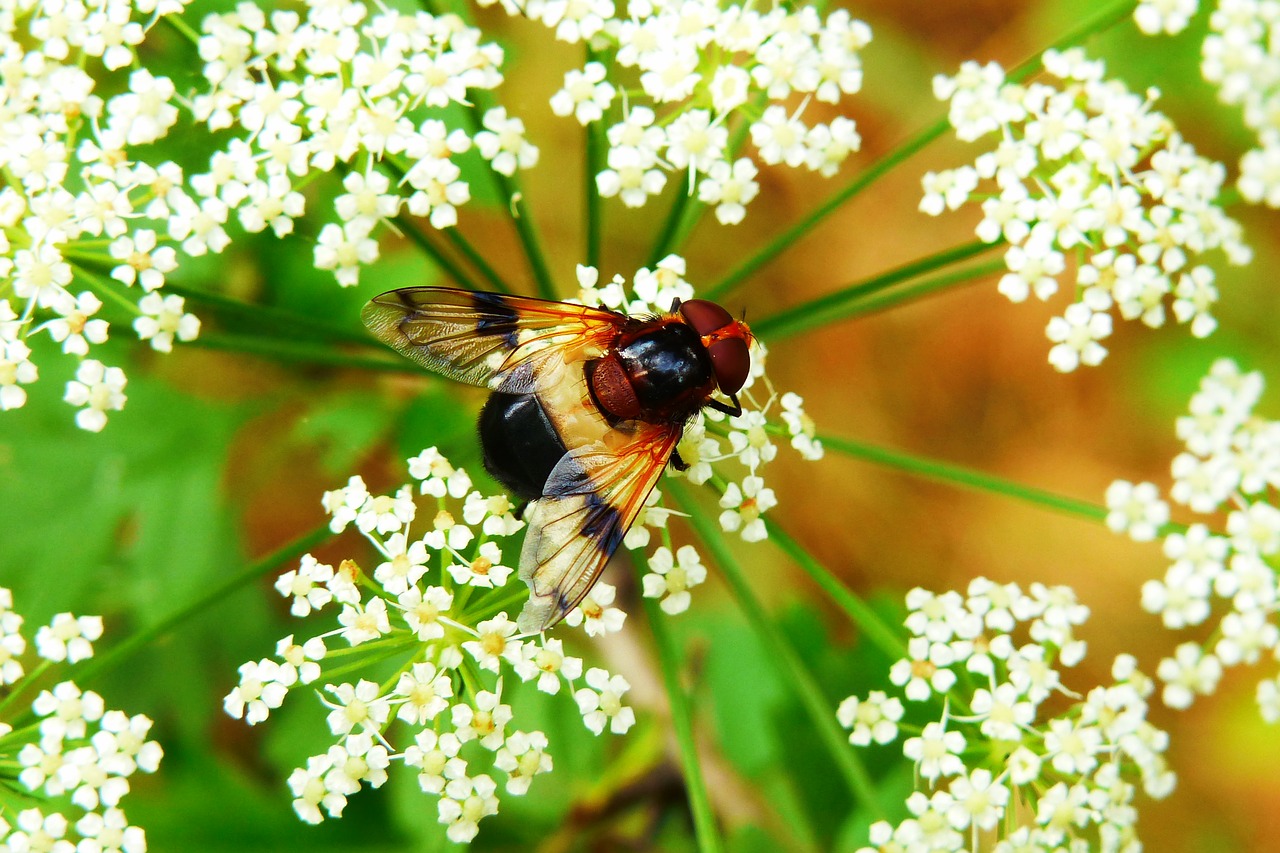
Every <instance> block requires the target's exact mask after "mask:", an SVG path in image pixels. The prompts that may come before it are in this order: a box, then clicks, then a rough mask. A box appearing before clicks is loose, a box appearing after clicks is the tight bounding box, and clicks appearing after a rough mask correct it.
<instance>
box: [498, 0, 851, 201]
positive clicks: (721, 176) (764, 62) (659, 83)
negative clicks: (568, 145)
mask: <svg viewBox="0 0 1280 853" xmlns="http://www.w3.org/2000/svg"><path fill="white" fill-rule="evenodd" d="M492 2H493V0H489V3H488V4H486V3H483V2H482V5H489V4H491V3H492ZM503 5H504V7H506V8H507V9H508V11H510V12H517V11H519V12H522V13H524V14H527V15H528V16H529V17H530V18H533V19H535V20H539V21H542V22H543V23H545V24H546V25H547V26H548V27H552V28H554V29H555V32H556V37H557V38H559V39H561V40H563V41H568V42H577V41H584V40H585V41H589V42H590V43H591V44H592V46H593V47H594V48H595V53H596V55H597V56H599V57H601V60H600V61H592V62H588V63H587V64H586V65H585V66H584V67H583V68H582V69H580V70H574V71H570V72H568V73H567V74H566V75H565V80H564V87H563V88H562V89H560V91H558V92H556V94H555V95H554V96H553V97H552V99H551V108H552V110H553V111H554V112H555V113H556V114H557V115H561V116H569V115H572V116H574V117H575V118H576V119H577V120H578V121H579V122H580V123H581V124H583V125H587V124H591V123H593V122H603V123H605V124H606V125H607V128H606V129H605V136H606V139H607V142H608V155H607V161H606V163H605V168H604V169H602V170H601V171H600V172H599V173H597V175H596V185H597V188H598V190H599V192H600V195H602V196H604V197H606V198H612V197H614V196H617V197H619V198H621V199H622V202H623V204H625V205H626V206H628V207H640V206H642V205H644V203H645V202H646V201H647V200H648V199H649V198H650V197H651V196H655V195H658V194H659V193H661V192H662V190H663V188H664V187H665V186H666V184H667V174H668V173H681V172H687V173H688V175H689V187H688V190H689V192H690V193H693V192H694V191H695V190H696V191H697V194H698V198H699V199H700V200H701V201H702V202H704V203H706V204H709V205H714V206H715V211H716V218H717V219H719V220H720V222H722V223H724V224H726V225H729V224H736V223H738V222H741V221H742V219H743V217H744V216H745V214H746V205H747V204H749V203H750V202H751V200H752V199H754V198H755V197H756V195H757V193H758V192H759V190H760V185H759V183H758V182H757V181H756V176H757V168H756V163H755V162H754V161H753V160H752V159H751V158H749V157H736V156H735V153H734V151H733V150H732V146H731V144H730V141H729V139H730V135H731V133H732V132H733V130H734V128H735V127H737V126H740V125H743V124H745V126H746V129H747V130H749V132H750V135H751V142H752V145H753V146H754V147H755V149H756V159H757V160H759V161H760V162H762V163H765V164H766V165H778V164H783V163H785V164H786V165H787V166H790V167H792V168H796V167H799V166H807V167H808V168H809V169H811V170H814V171H817V172H819V173H821V174H822V175H824V176H830V175H833V174H835V173H836V171H837V170H838V169H839V168H840V164H841V163H843V162H844V160H845V158H846V157H848V156H849V154H850V153H851V152H853V151H857V150H858V148H859V147H860V146H861V138H860V137H859V135H858V132H857V129H856V127H855V126H854V123H853V121H852V120H850V119H847V118H844V117H843V116H841V117H837V118H834V119H832V120H831V121H830V122H829V123H828V122H819V123H815V124H812V125H806V124H805V123H804V122H802V121H801V120H800V112H801V111H802V110H803V108H804V106H805V105H806V104H807V103H808V102H809V99H810V98H812V99H814V100H817V101H820V102H823V103H828V104H835V103H838V102H839V101H840V99H841V97H843V96H844V95H849V94H853V93H855V92H857V91H859V90H860V89H861V88H862V64H861V59H860V56H859V52H860V51H861V50H862V49H863V48H864V47H866V45H867V44H868V43H869V42H870V41H871V30H870V28H869V27H868V26H867V25H866V24H864V23H863V22H861V21H858V20H855V19H853V18H852V17H850V15H849V13H848V12H847V11H845V10H843V9H840V10H836V11H834V12H832V13H830V14H829V15H827V17H826V18H825V19H823V18H822V17H821V15H820V14H819V13H818V12H817V11H816V10H815V9H814V8H813V7H812V6H805V5H801V6H798V7H796V8H794V9H792V8H790V7H786V6H783V5H775V4H770V6H771V7H770V8H768V9H765V10H757V9H754V8H751V7H750V5H749V4H747V5H737V4H730V5H727V6H725V7H723V8H721V4H720V3H719V2H718V0H680V2H672V0H656V2H655V0H642V2H631V3H628V4H627V7H626V14H625V17H624V16H618V15H617V13H616V8H615V5H614V3H613V2H612V0H583V2H576V3H568V2H562V0H526V2H521V3H514V2H504V3H503ZM517 7H522V8H517ZM624 92H625V94H624ZM793 95H801V96H804V98H805V100H804V102H803V103H802V104H801V106H800V108H799V109H795V110H793V111H789V110H788V108H787V107H786V106H785V105H784V103H783V102H784V101H786V100H787V99H788V98H791V97H792V96H793Z"/></svg>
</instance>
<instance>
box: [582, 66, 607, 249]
mask: <svg viewBox="0 0 1280 853" xmlns="http://www.w3.org/2000/svg"><path fill="white" fill-rule="evenodd" d="M586 52H587V62H588V63H591V62H598V61H599V57H598V56H597V54H596V51H595V50H593V49H592V47H591V45H590V43H588V44H587V51H586ZM582 135H583V151H584V156H583V158H582V159H583V164H582V165H583V173H582V192H583V205H582V210H583V217H584V219H585V221H584V222H583V229H584V234H583V243H584V244H585V250H586V259H587V260H586V264H587V266H589V267H595V268H596V269H599V268H600V235H601V231H602V230H603V228H604V221H603V205H602V204H601V203H600V201H601V200H600V190H599V188H598V187H597V185H596V175H597V174H599V172H600V167H601V165H603V163H604V159H605V152H606V151H607V150H608V146H607V145H606V140H605V138H604V130H603V122H598V121H593V122H590V123H589V124H588V125H587V126H586V127H584V128H583V129H582Z"/></svg>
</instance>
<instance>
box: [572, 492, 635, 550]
mask: <svg viewBox="0 0 1280 853" xmlns="http://www.w3.org/2000/svg"><path fill="white" fill-rule="evenodd" d="M621 522H622V518H621V514H620V513H619V512H618V510H617V509H616V508H615V507H613V506H612V505H610V504H609V503H608V502H607V501H605V500H604V499H603V498H601V497H600V496H599V495H597V494H595V493H594V492H592V493H591V494H588V495H587V521H586V523H585V524H584V525H583V526H582V535H583V536H587V537H589V538H590V539H591V540H592V541H593V542H595V544H596V548H598V549H599V550H600V553H602V554H604V555H605V556H606V557H607V556H609V555H610V554H612V553H613V552H614V551H616V550H618V546H619V545H621V544H622V537H623V536H625V535H626V532H627V531H625V530H623V529H622V524H621Z"/></svg>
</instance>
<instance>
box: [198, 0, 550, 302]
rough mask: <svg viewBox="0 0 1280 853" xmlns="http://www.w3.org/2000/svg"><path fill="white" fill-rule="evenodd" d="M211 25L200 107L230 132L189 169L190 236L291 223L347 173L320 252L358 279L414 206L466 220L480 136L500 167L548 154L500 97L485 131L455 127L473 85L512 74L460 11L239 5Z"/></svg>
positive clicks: (350, 281)
mask: <svg viewBox="0 0 1280 853" xmlns="http://www.w3.org/2000/svg"><path fill="white" fill-rule="evenodd" d="M201 29H202V31H203V35H202V36H201V37H200V43H199V50H200V55H201V57H203V58H204V60H205V66H204V77H205V80H206V81H207V83H208V88H207V89H205V90H204V91H202V92H200V93H198V94H197V95H196V96H195V98H194V99H193V101H192V105H193V110H194V113H195V117H196V120H197V121H201V122H204V123H205V124H206V125H207V126H208V128H209V129H210V130H213V131H224V130H230V131H231V132H232V133H233V136H232V139H231V141H230V142H229V143H228V144H227V146H226V148H225V149H224V150H222V151H219V152H217V153H216V154H214V155H213V157H212V158H211V160H210V164H209V171H208V172H205V173H202V174H199V175H196V176H194V177H193V178H192V182H191V183H192V187H193V188H194V190H195V197H196V201H195V202H192V203H191V205H190V206H189V212H190V214H191V217H192V222H193V224H194V223H195V222H197V220H198V221H199V222H200V223H203V224H202V225H200V226H199V227H193V228H192V229H191V233H190V236H189V237H185V238H182V239H185V240H194V241H197V242H198V243H200V244H204V243H205V242H207V240H206V236H205V235H212V234H217V235H221V236H219V237H218V238H217V241H216V243H217V245H211V246H210V247H209V248H211V249H212V250H213V251H219V250H220V248H221V246H222V245H225V241H226V237H225V231H224V228H223V226H224V225H225V224H226V223H227V220H228V219H229V217H230V215H231V213H232V212H235V214H236V216H237V217H238V219H239V221H240V224H241V225H242V226H243V227H244V228H245V230H247V231H250V232H258V231H264V230H266V229H267V228H270V229H271V230H272V231H273V232H274V233H275V234H276V236H281V237H282V236H284V235H286V234H289V233H291V232H292V231H293V227H294V220H296V219H297V218H298V217H300V216H302V214H303V212H304V209H305V200H304V197H303V195H302V193H301V192H300V189H301V187H302V185H303V183H304V182H306V181H308V180H310V179H312V178H313V177H314V174H315V173H319V172H331V171H332V172H338V173H339V174H340V175H341V176H342V189H343V192H342V193H341V194H339V195H338V197H337V198H336V199H335V202H334V212H335V213H336V215H337V221H336V222H330V223H328V224H327V225H325V226H324V227H323V228H321V230H320V233H319V236H318V239H317V241H316V247H315V264H316V266H317V267H319V268H320V269H325V270H332V271H333V274H334V276H335V277H336V279H337V281H338V283H339V284H341V285H343V286H350V285H354V284H355V283H356V281H357V279H358V277H359V273H360V268H361V266H363V265H365V264H369V263H372V262H373V261H375V260H377V258H378V254H379V250H378V237H379V231H380V229H382V228H383V227H384V225H385V223H387V222H388V221H390V220H392V219H395V218H396V217H398V216H400V215H401V214H402V213H409V214H412V215H413V216H416V217H422V218H424V219H426V220H427V221H428V222H429V223H430V225H431V226H432V227H433V228H449V227H452V226H454V225H456V224H457V221H458V208H459V207H461V206H462V205H463V204H466V203H467V202H468V201H469V200H470V198H471V189H470V185H469V184H468V183H467V181H466V180H465V179H463V177H462V169H461V167H460V166H459V165H458V163H457V162H456V158H457V157H458V156H459V155H461V154H464V153H466V152H467V151H469V150H470V149H471V148H472V147H473V146H474V147H475V148H476V149H477V150H478V151H479V152H480V155H481V156H482V157H483V158H484V159H485V160H487V161H489V163H490V164H491V166H492V168H493V169H494V170H495V171H497V172H499V173H501V174H503V175H512V174H514V173H515V171H516V169H526V168H529V167H530V166H532V165H534V164H535V163H536V162H537V159H538V151H537V149H536V148H535V147H534V146H533V145H531V144H530V143H528V142H527V141H526V140H525V138H524V125H523V123H522V122H521V121H520V119H519V118H516V117H514V116H508V115H507V112H506V110H505V109H503V108H501V107H496V108H494V109H491V110H488V111H487V112H486V113H484V115H483V116H481V117H480V118H481V123H482V126H483V129H482V130H478V131H475V132H468V131H466V130H464V129H462V128H459V127H457V126H455V125H456V124H457V123H458V119H457V117H456V116H457V113H456V108H457V107H458V106H468V107H469V106H470V105H471V101H470V100H469V98H470V97H471V95H469V94H468V93H469V92H476V91H481V90H489V89H493V88H495V87H497V86H498V85H499V84H500V83H501V82H502V73H501V71H500V68H501V66H502V61H503V52H502V49H501V48H500V47H498V46H497V45H496V44H493V43H486V42H482V41H481V33H480V31H479V30H477V29H475V28H474V27H469V26H466V25H465V24H464V23H463V21H462V19H461V18H459V17H458V16H456V15H432V14H429V13H427V12H421V11H419V12H416V13H413V14H406V13H402V12H399V11H396V10H393V9H385V8H382V7H380V6H379V7H376V8H371V7H370V6H367V5H366V4H364V3H341V4H330V3H311V4H307V6H306V9H305V13H304V14H299V13H298V12H297V11H294V10H292V9H278V10H276V11H273V12H271V13H270V14H268V13H267V12H265V11H263V10H262V9H260V8H259V7H258V6H255V5H253V4H252V3H241V4H239V5H237V6H236V7H235V9H234V10H233V11H231V12H226V13H223V14H211V15H207V16H206V17H205V19H204V21H203V23H202V26H201ZM451 107H452V108H454V109H455V112H453V113H450V112H449V108H451ZM201 214H203V215H201ZM184 245H185V243H184Z"/></svg>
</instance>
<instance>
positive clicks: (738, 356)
mask: <svg viewBox="0 0 1280 853" xmlns="http://www.w3.org/2000/svg"><path fill="white" fill-rule="evenodd" d="M680 313H681V315H683V317H684V319H685V321H686V322H687V323H688V324H689V325H690V326H693V328H694V331H696V332H697V333H698V335H699V336H700V337H701V338H702V343H703V344H704V345H705V346H706V348H707V353H708V354H709V355H710V356H711V366H712V368H714V370H715V372H716V384H717V385H719V386H720V390H721V391H722V392H723V393H725V394H734V393H736V392H737V391H738V389H740V388H741V387H742V386H743V384H744V383H745V382H746V381H747V374H748V373H749V372H750V370H751V354H750V350H749V343H750V340H751V332H750V330H749V329H747V324H746V323H743V322H741V321H739V320H735V319H733V317H732V316H730V314H729V312H728V311H726V310H724V309H723V308H721V307H720V306H719V305H717V304H715V303H714V302H708V301H707V300H705V299H690V300H689V301H688V302H682V303H681V304H680Z"/></svg>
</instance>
